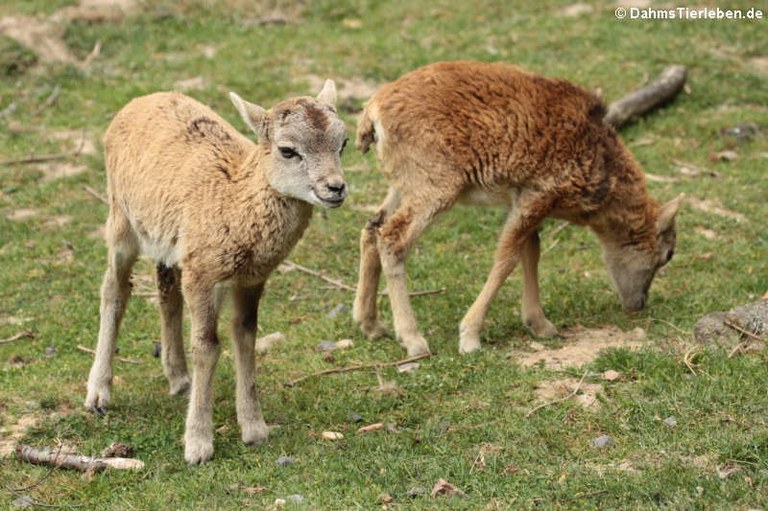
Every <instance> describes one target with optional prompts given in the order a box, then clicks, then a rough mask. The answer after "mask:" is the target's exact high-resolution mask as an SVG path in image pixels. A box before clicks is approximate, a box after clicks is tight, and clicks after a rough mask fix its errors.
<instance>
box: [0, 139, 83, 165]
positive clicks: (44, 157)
mask: <svg viewBox="0 0 768 511" xmlns="http://www.w3.org/2000/svg"><path fill="white" fill-rule="evenodd" d="M84 146H85V133H83V137H82V138H81V139H80V145H79V146H78V147H77V149H75V150H74V151H67V152H65V153H54V154H41V155H34V154H33V155H31V156H27V157H25V158H15V159H10V160H0V166H8V165H19V164H26V163H40V162H44V161H51V160H62V159H64V158H74V157H76V156H80V153H81V152H82V151H83V147H84Z"/></svg>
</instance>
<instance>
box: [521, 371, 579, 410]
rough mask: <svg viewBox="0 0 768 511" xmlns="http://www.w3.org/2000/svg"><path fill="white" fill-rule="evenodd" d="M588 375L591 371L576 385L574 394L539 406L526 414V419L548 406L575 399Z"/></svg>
mask: <svg viewBox="0 0 768 511" xmlns="http://www.w3.org/2000/svg"><path fill="white" fill-rule="evenodd" d="M588 373H589V371H584V374H583V375H582V376H581V379H580V380H579V383H577V384H576V388H574V389H573V392H571V393H570V394H568V395H567V396H565V397H561V398H560V399H555V400H554V401H549V402H547V403H542V404H540V405H539V406H537V407H535V408H532V409H531V410H530V411H529V412H528V413H526V414H525V416H526V417H530V416H531V415H533V414H534V413H536V412H538V411H539V410H541V409H542V408H546V407H547V406H550V405H554V404H557V403H562V402H563V401H568V400H569V399H571V398H572V397H574V396H575V395H576V394H578V393H579V389H580V388H581V384H582V383H584V378H586V377H587V374H588Z"/></svg>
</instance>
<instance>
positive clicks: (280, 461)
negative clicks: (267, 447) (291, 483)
mask: <svg viewBox="0 0 768 511" xmlns="http://www.w3.org/2000/svg"><path fill="white" fill-rule="evenodd" d="M294 463H296V460H295V459H293V458H292V457H290V456H280V457H279V458H277V460H275V465H277V466H279V467H287V466H289V465H293V464H294Z"/></svg>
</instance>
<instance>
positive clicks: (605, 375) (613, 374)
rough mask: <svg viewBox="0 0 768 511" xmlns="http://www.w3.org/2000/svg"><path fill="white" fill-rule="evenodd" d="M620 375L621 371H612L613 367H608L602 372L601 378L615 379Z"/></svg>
mask: <svg viewBox="0 0 768 511" xmlns="http://www.w3.org/2000/svg"><path fill="white" fill-rule="evenodd" d="M620 376H621V373H620V372H618V371H614V370H613V369H608V370H607V371H606V372H604V373H603V379H604V380H605V381H615V380H618V379H619V377H620Z"/></svg>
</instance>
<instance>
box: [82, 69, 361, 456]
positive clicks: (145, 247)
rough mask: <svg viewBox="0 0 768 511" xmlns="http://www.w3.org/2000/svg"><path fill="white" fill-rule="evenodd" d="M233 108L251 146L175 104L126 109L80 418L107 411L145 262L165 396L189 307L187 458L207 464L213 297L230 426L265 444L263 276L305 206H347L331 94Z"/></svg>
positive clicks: (110, 140)
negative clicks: (228, 332) (259, 371)
mask: <svg viewBox="0 0 768 511" xmlns="http://www.w3.org/2000/svg"><path fill="white" fill-rule="evenodd" d="M230 98H231V99H232V102H233V103H234V105H235V107H236V108H237V110H238V111H239V112H240V115H241V116H242V118H243V120H244V121H245V122H246V124H247V125H248V126H249V127H250V128H251V129H252V130H253V131H254V132H255V133H256V135H257V136H258V139H259V141H258V143H257V144H254V143H253V142H251V141H250V140H248V139H247V138H246V137H245V136H243V135H241V134H240V133H238V132H237V131H236V130H235V129H234V128H233V127H232V126H231V125H230V124H228V123H227V122H226V121H225V120H224V119H222V118H221V117H219V116H218V115H217V114H216V113H215V112H213V111H212V110H211V109H210V108H208V107H206V106H204V105H202V104H200V103H198V102H197V101H195V100H193V99H191V98H189V97H186V96H184V95H182V94H178V93H158V94H152V95H149V96H144V97H141V98H137V99H134V100H133V101H131V102H130V103H129V104H128V105H127V106H125V107H124V108H123V109H122V110H121V111H120V112H119V113H118V114H117V115H116V116H115V118H114V120H113V121H112V123H111V124H110V126H109V128H108V129H107V132H106V135H105V136H104V142H105V159H106V170H107V187H108V194H109V206H110V208H109V217H108V219H107V229H106V240H107V247H108V252H109V253H108V265H107V270H106V273H105V274H104V282H103V284H102V288H101V310H100V313H101V324H100V327H99V341H98V346H97V347H96V359H95V361H94V363H93V367H92V368H91V372H90V375H89V377H88V395H87V397H86V399H85V406H86V407H87V408H88V409H89V410H92V411H96V412H99V413H103V412H104V410H105V409H106V407H107V405H108V404H109V397H110V396H109V394H110V388H111V384H112V358H113V355H114V353H115V346H116V338H117V333H118V329H119V327H120V321H121V319H122V317H123V312H124V310H125V305H126V302H127V300H128V297H129V296H130V290H131V284H130V277H131V268H132V267H133V264H134V262H135V261H136V259H137V257H138V255H139V253H140V252H143V253H144V254H146V255H147V256H149V257H151V258H152V259H154V260H155V261H156V262H157V286H158V291H159V297H160V315H161V341H162V359H163V370H164V373H165V375H166V377H167V378H168V381H169V382H170V392H171V394H183V393H185V392H186V391H187V390H188V389H189V384H190V381H189V377H188V375H187V366H186V362H185V358H184V346H183V340H182V308H183V301H182V297H183V300H184V301H186V303H187V306H188V307H189V312H190V317H191V337H192V340H191V344H192V363H193V366H194V370H193V373H192V388H191V393H190V399H189V411H188V414H187V424H186V431H185V433H184V443H185V447H184V457H185V458H186V460H187V461H188V462H189V463H203V462H205V461H207V460H208V459H210V458H211V456H212V455H213V426H212V410H211V407H212V384H213V376H214V371H215V367H216V362H217V360H218V358H219V352H220V351H221V346H220V344H219V340H218V337H217V334H216V324H217V319H218V313H219V310H218V309H219V303H220V295H221V292H222V291H223V290H224V289H225V288H231V290H232V295H233V302H234V320H233V325H232V327H233V343H234V348H235V349H234V352H235V363H236V368H237V392H236V393H237V420H238V423H239V424H240V428H241V431H242V438H243V441H244V442H245V443H247V444H254V445H255V444H258V443H260V442H262V441H263V440H265V439H266V438H267V434H268V432H269V430H268V427H267V425H266V423H265V422H264V419H263V417H262V414H261V405H260V403H259V398H258V392H257V390H256V376H255V372H256V371H255V359H254V340H255V333H256V321H257V309H258V304H259V298H260V297H261V294H262V291H263V290H264V284H265V282H266V280H267V278H268V277H269V274H270V273H271V272H272V270H274V269H275V267H276V266H277V265H278V264H279V263H280V261H282V260H283V259H284V258H285V257H286V256H287V255H288V253H289V252H290V251H291V249H292V248H293V247H294V245H295V244H296V242H297V241H298V240H299V238H300V237H301V235H302V233H303V232H304V229H305V228H306V227H307V225H308V223H309V219H310V217H311V215H312V205H321V206H325V207H331V208H335V207H338V206H340V205H341V204H342V202H343V201H344V198H345V197H346V194H347V192H346V185H345V183H344V179H343V177H342V174H343V172H342V169H341V153H342V151H343V149H344V145H345V143H346V135H345V127H344V123H343V122H342V121H341V120H340V119H339V118H338V117H337V115H336V110H335V107H334V104H335V102H336V88H335V85H334V83H333V82H332V81H331V80H328V81H326V83H325V86H324V87H323V90H322V91H321V92H320V94H319V95H318V96H317V98H316V99H315V98H310V97H299V98H293V99H288V100H285V101H282V102H280V103H278V104H277V105H276V106H274V107H273V108H272V109H271V110H264V109H263V108H261V107H259V106H257V105H254V104H251V103H248V102H246V101H244V100H242V99H241V98H240V97H239V96H238V95H237V94H235V93H230Z"/></svg>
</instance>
